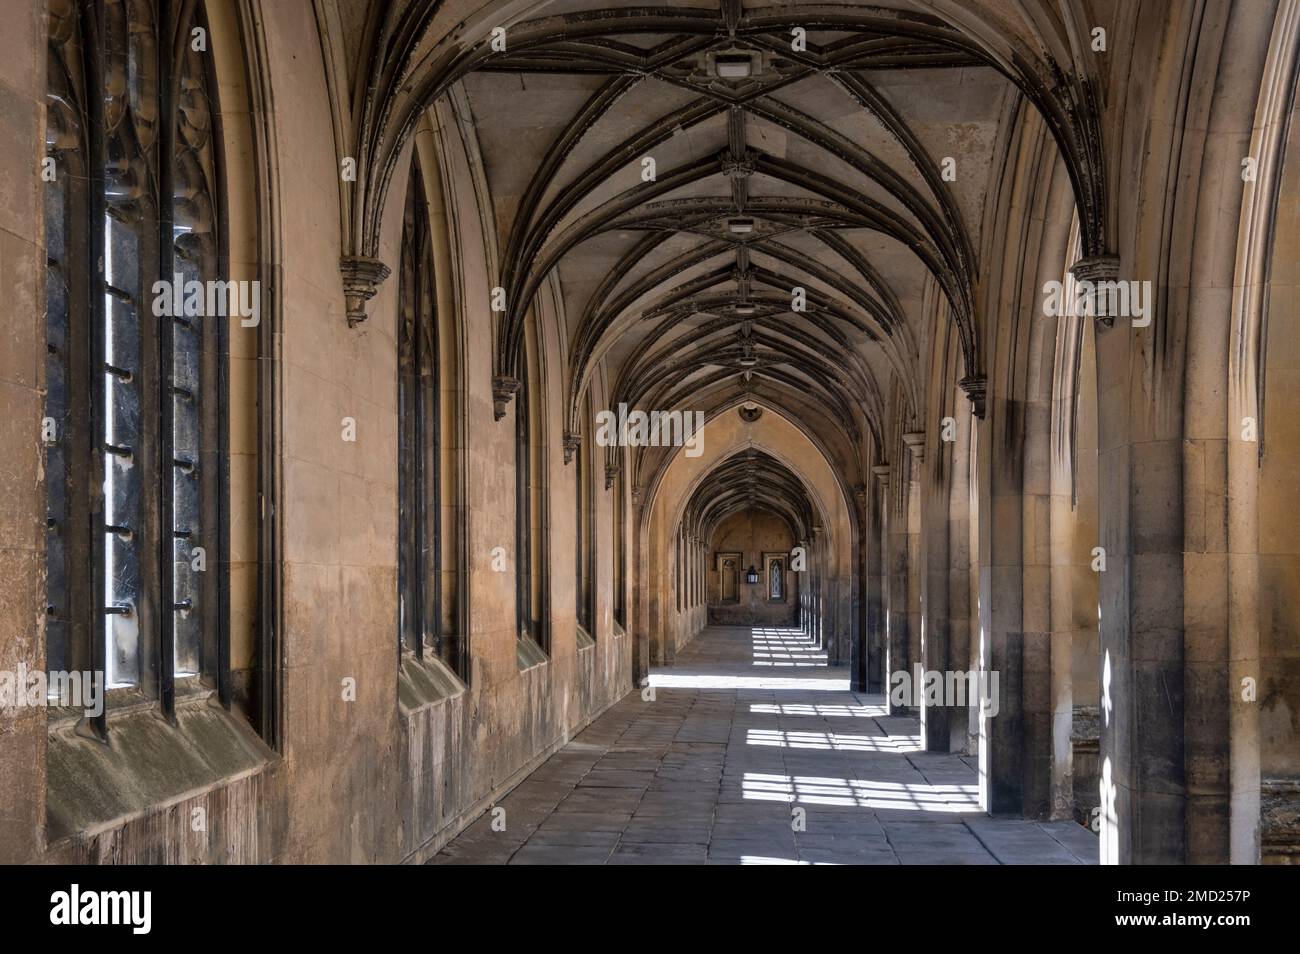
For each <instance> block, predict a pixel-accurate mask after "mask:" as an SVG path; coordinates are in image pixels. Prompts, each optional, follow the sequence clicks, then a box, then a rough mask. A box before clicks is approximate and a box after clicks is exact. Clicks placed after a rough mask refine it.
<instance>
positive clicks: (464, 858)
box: [431, 627, 1098, 865]
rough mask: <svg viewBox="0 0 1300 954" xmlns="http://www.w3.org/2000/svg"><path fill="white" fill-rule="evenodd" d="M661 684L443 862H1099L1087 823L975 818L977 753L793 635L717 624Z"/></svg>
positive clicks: (452, 847) (476, 827)
mask: <svg viewBox="0 0 1300 954" xmlns="http://www.w3.org/2000/svg"><path fill="white" fill-rule="evenodd" d="M651 684H652V685H653V686H654V687H655V701H654V702H646V701H645V700H643V699H642V698H641V695H640V693H633V694H630V695H629V696H628V697H627V698H625V699H623V700H621V701H620V702H618V703H617V704H616V705H614V706H612V707H611V708H610V709H609V711H607V712H606V713H605V714H604V715H603V716H602V717H601V718H599V719H597V720H596V722H594V723H593V724H592V725H591V726H589V727H588V728H587V729H586V730H585V731H583V732H582V733H581V734H580V735H579V736H578V737H577V738H575V739H574V740H573V741H571V742H570V743H569V744H568V745H567V746H565V747H564V748H563V749H561V750H560V751H559V752H557V753H556V754H555V755H554V756H552V757H551V758H550V759H548V760H547V761H546V762H545V763H544V764H543V765H541V766H540V767H539V768H538V769H537V770H536V771H535V772H534V773H533V774H532V775H530V776H529V777H528V778H527V779H525V780H524V781H523V782H521V783H520V784H519V785H518V786H516V788H515V789H514V790H513V791H511V792H510V793H509V794H508V795H507V796H506V797H505V798H503V799H502V800H501V801H500V802H499V803H498V805H499V806H500V807H502V808H504V809H505V810H506V815H505V823H506V829H505V830H504V831H495V830H493V825H492V823H491V818H490V815H485V816H484V817H482V818H480V819H478V820H477V821H475V822H474V823H473V824H472V825H470V826H469V827H468V828H466V830H465V831H464V832H462V833H461V834H460V835H459V836H458V837H457V838H455V839H454V840H453V841H452V842H451V843H450V844H448V845H447V846H446V847H445V848H444V849H443V850H442V851H441V852H439V853H438V855H437V856H436V857H435V858H434V859H433V860H432V862H431V863H432V864H506V863H509V864H543V865H545V864H731V865H735V864H871V865H875V864H919V865H926V864H961V865H978V864H1096V863H1097V856H1098V847H1097V837H1096V835H1094V834H1093V833H1092V832H1090V831H1089V830H1088V829H1086V828H1084V827H1082V826H1080V825H1077V824H1074V823H1073V822H1069V821H1057V822H1034V821H1028V820H1024V819H1018V818H990V817H988V816H987V815H985V814H984V813H983V812H981V811H980V810H979V806H978V776H977V771H978V759H976V758H974V757H972V756H965V755H944V754H941V753H929V752H924V751H922V750H921V746H920V735H919V727H918V723H917V720H916V718H915V717H898V716H893V717H891V716H886V715H885V708H884V700H883V698H881V697H879V696H868V695H864V694H861V693H852V692H850V691H849V690H848V678H847V673H846V671H845V670H844V669H842V668H836V667H830V666H827V665H826V657H825V653H824V652H821V651H820V650H818V649H816V648H815V647H814V646H812V645H811V643H810V642H809V640H807V639H806V638H805V637H803V636H801V635H799V634H798V633H794V632H790V631H784V630H774V629H767V630H764V629H755V630H750V629H748V628H738V627H732V628H721V627H718V628H710V629H707V630H705V631H704V632H703V633H701V634H700V635H699V636H698V637H697V638H696V639H695V640H694V642H692V643H691V644H690V645H689V646H688V647H687V648H686V650H685V651H684V652H682V653H681V654H680V655H679V656H678V659H677V663H676V665H675V666H673V667H672V668H670V669H664V670H659V671H656V672H655V673H654V674H653V675H652V676H651ZM498 827H499V826H498Z"/></svg>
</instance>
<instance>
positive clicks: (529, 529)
mask: <svg viewBox="0 0 1300 954" xmlns="http://www.w3.org/2000/svg"><path fill="white" fill-rule="evenodd" d="M537 348H538V343H537V341H536V338H535V337H534V329H533V327H532V324H531V323H529V325H528V327H527V328H526V330H525V340H524V348H523V356H522V358H523V360H522V365H523V367H522V371H521V374H520V376H519V380H520V385H519V391H518V393H517V396H516V398H515V402H514V403H515V613H516V623H517V626H516V628H517V630H518V634H519V637H520V639H522V640H525V641H526V642H528V643H532V644H533V645H534V646H535V647H537V648H540V649H541V650H542V651H543V652H545V651H547V650H548V648H549V645H550V634H549V632H548V626H547V615H548V614H547V611H546V593H545V589H544V587H543V580H542V569H543V568H544V566H545V555H544V554H545V549H544V539H543V536H544V534H543V527H544V525H545V524H544V520H543V513H542V507H543V499H542V488H543V485H544V481H543V479H542V453H541V451H542V448H541V441H540V440H539V439H538V436H537V435H538V432H539V431H540V428H541V420H540V408H539V407H537V406H535V404H534V401H533V397H534V393H535V391H534V388H535V384H536V382H537V381H538V379H539V369H538V366H537V364H536V356H537ZM521 659H526V660H527V661H528V662H530V663H531V662H534V661H537V653H536V649H534V650H533V651H532V652H528V651H527V650H524V655H523V656H521Z"/></svg>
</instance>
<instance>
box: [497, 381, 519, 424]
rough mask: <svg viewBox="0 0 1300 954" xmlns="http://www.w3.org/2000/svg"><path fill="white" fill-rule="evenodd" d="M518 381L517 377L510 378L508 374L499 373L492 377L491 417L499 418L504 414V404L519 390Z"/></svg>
mask: <svg viewBox="0 0 1300 954" xmlns="http://www.w3.org/2000/svg"><path fill="white" fill-rule="evenodd" d="M519 386H520V382H519V379H518V378H512V377H510V376H509V375H500V376H498V377H495V378H493V379H492V419H493V420H497V421H499V420H501V418H503V417H505V416H506V405H507V404H509V403H510V399H511V398H512V397H514V396H515V392H516V391H518V390H519Z"/></svg>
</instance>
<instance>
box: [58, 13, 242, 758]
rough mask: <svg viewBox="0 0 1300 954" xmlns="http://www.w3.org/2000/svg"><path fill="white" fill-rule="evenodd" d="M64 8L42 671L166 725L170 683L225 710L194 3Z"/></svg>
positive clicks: (217, 317)
mask: <svg viewBox="0 0 1300 954" xmlns="http://www.w3.org/2000/svg"><path fill="white" fill-rule="evenodd" d="M82 9H83V8H82V7H81V6H79V5H77V4H74V3H72V2H70V0H58V2H53V3H51V5H50V12H49V36H48V75H49V83H48V94H47V106H48V126H47V130H48V131H47V136H46V151H47V162H46V169H47V174H46V176H45V182H46V186H45V209H46V245H47V261H48V266H47V268H48V271H47V283H46V287H47V291H46V296H47V319H46V334H47V359H46V376H47V380H48V382H49V391H48V397H47V403H46V424H47V427H46V433H45V444H46V473H47V480H46V488H47V533H48V543H47V578H48V584H47V593H48V597H47V601H46V602H47V617H48V621H47V622H48V625H47V633H48V639H47V668H48V669H49V670H51V671H73V670H77V671H84V670H89V671H92V672H102V673H104V674H105V678H106V681H107V684H108V686H109V687H110V688H116V689H126V688H128V687H129V688H130V689H132V690H134V691H135V692H136V693H138V694H142V695H144V696H145V697H147V698H151V699H157V700H158V701H159V702H160V703H161V706H162V709H163V711H164V713H166V714H167V715H169V716H170V714H171V713H172V712H173V711H174V707H175V695H176V687H177V681H178V680H184V679H186V678H188V677H194V678H195V679H198V680H199V681H206V682H213V683H215V684H216V685H217V687H218V689H219V691H220V694H221V698H222V701H223V702H226V703H228V702H229V696H230V687H229V644H228V626H227V618H228V610H227V600H228V587H227V581H228V562H227V561H228V559H229V557H228V549H229V548H228V546H227V545H226V539H227V526H228V521H227V509H228V506H227V500H228V498H229V492H228V478H227V472H226V468H225V461H226V459H227V456H228V453H227V450H228V446H227V433H226V424H225V402H226V388H227V386H228V381H227V372H226V356H227V354H228V345H227V340H228V331H229V322H230V321H231V320H232V318H231V317H227V316H229V315H230V314H231V313H232V312H239V313H241V314H242V311H243V306H244V305H245V304H248V303H250V302H249V297H251V296H248V297H245V298H244V300H242V301H241V296H240V290H239V289H236V288H235V287H234V286H233V285H230V284H228V283H227V281H226V279H227V273H226V269H227V264H226V237H225V235H224V234H223V230H224V215H223V210H222V205H221V196H220V192H219V187H218V184H219V183H220V182H222V181H223V180H222V175H223V172H222V156H221V150H220V140H219V137H218V135H217V132H218V128H219V126H218V122H219V119H218V117H219V112H218V107H217V100H216V89H217V84H216V80H215V77H214V75H213V66H212V58H211V56H210V55H209V53H208V31H207V23H206V19H205V16H204V9H203V4H202V3H195V4H192V5H190V4H171V3H166V2H155V0H105V2H104V3H102V4H101V5H99V6H98V7H97V10H98V11H99V13H100V16H99V17H98V18H96V20H95V23H94V25H93V26H92V23H91V21H89V20H83V18H82V15H81V11H82ZM182 10H183V11H185V12H186V15H187V16H188V18H189V19H188V20H187V22H185V23H181V22H179V21H178V20H177V16H178V14H179V13H180V11H182ZM95 31H97V32H95ZM236 320H237V319H236ZM110 702H111V699H110ZM95 722H96V725H97V726H98V728H99V730H100V731H101V733H103V732H106V731H107V725H108V723H107V719H106V715H105V714H100V715H99V716H98V717H97V718H96V720H95Z"/></svg>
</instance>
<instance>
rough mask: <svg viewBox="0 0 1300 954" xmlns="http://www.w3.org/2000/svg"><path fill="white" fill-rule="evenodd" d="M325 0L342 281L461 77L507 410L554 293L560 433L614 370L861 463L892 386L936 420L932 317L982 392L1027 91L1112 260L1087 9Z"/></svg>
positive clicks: (671, 403) (649, 390)
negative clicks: (400, 168) (338, 91)
mask: <svg viewBox="0 0 1300 954" xmlns="http://www.w3.org/2000/svg"><path fill="white" fill-rule="evenodd" d="M317 2H318V11H319V10H323V9H324V8H325V7H326V6H328V5H329V4H330V3H333V4H334V5H335V7H334V8H335V9H336V10H337V13H336V14H335V16H336V18H337V19H336V24H338V26H337V27H336V29H335V30H334V31H333V33H334V35H336V36H346V37H347V41H346V43H345V44H343V45H348V44H350V47H349V48H348V49H347V50H344V51H342V52H339V53H337V55H336V57H335V59H336V61H338V62H345V63H350V64H352V67H351V70H350V72H351V74H352V75H351V78H350V86H351V90H352V93H351V102H350V103H349V104H348V110H347V111H346V112H347V116H348V117H349V119H348V120H346V124H347V128H346V129H344V130H343V131H342V132H340V139H341V141H343V142H344V143H345V148H346V143H348V142H353V143H356V144H357V150H356V151H357V152H359V153H360V154H361V156H362V161H361V168H362V172H363V175H362V176H361V178H360V180H359V181H358V183H357V184H356V185H355V186H354V187H352V188H350V189H348V190H346V193H345V195H344V197H343V198H344V221H343V233H344V248H345V254H344V261H343V263H342V264H343V270H344V275H345V284H348V282H349V280H351V281H352V284H351V285H350V286H349V287H353V288H362V287H365V286H366V285H367V283H369V284H370V287H373V275H374V274H375V273H376V272H377V273H378V274H380V275H381V276H382V274H383V269H382V268H381V266H380V265H378V264H376V262H377V260H376V259H375V256H376V255H377V244H376V243H377V234H378V229H377V223H378V220H379V215H380V213H379V210H380V209H381V208H382V207H383V201H382V197H383V194H384V191H385V189H386V187H387V183H388V181H389V179H390V178H391V175H392V173H393V167H394V165H395V163H396V161H397V156H398V155H400V154H401V148H402V144H403V143H404V142H405V141H406V139H407V137H409V135H410V132H411V130H412V129H413V128H414V124H415V121H416V117H417V116H418V114H419V113H420V111H422V110H423V109H424V108H426V107H427V106H428V105H429V104H430V103H432V102H433V101H434V100H435V99H436V98H438V97H439V96H442V95H444V94H445V93H447V92H448V91H449V90H452V89H453V88H454V87H456V85H457V84H460V85H461V87H462V88H463V90H464V96H465V98H466V99H467V101H468V103H469V108H470V111H471V113H472V120H473V125H474V130H475V135H476V137H477V140H478V146H479V149H480V153H481V156H482V159H483V163H484V167H485V172H486V176H487V180H488V183H487V184H488V191H489V193H490V195H491V201H492V205H493V214H494V215H495V219H496V226H497V233H498V234H497V240H498V241H497V244H498V247H499V249H500V258H501V260H500V262H499V263H497V264H498V267H499V273H500V279H501V284H502V286H503V287H504V288H505V289H506V294H507V302H508V304H507V311H506V313H505V315H504V317H503V320H502V322H501V326H500V330H499V333H498V335H497V336H496V338H497V346H496V349H497V350H496V356H495V359H494V360H495V368H494V370H495V373H496V374H497V375H498V379H499V381H500V382H501V385H502V387H501V390H500V393H499V394H497V395H496V398H497V401H498V406H499V408H503V407H504V405H505V403H507V402H508V400H509V399H510V394H511V393H512V392H511V388H510V385H511V384H512V382H511V378H512V377H515V376H517V375H518V374H519V367H520V364H519V355H520V352H521V349H522V346H523V340H524V336H523V330H522V329H523V326H524V321H525V315H526V314H527V313H528V310H529V308H530V305H531V304H532V303H533V301H534V299H535V296H536V295H537V293H538V291H539V290H540V289H541V288H543V286H544V285H545V284H546V283H547V282H551V281H555V282H558V286H559V289H560V291H561V295H562V300H563V302H564V311H565V316H566V332H567V335H568V338H569V340H568V346H569V361H568V365H569V367H568V369H567V370H568V375H569V377H568V380H567V382H566V384H567V390H568V407H567V418H566V423H565V430H566V437H567V436H569V435H573V434H579V433H581V432H583V431H586V430H587V429H588V428H587V427H584V426H583V422H581V421H580V419H579V414H578V409H579V408H580V407H582V406H583V402H582V400H581V397H582V393H583V392H584V390H585V388H586V385H587V382H588V380H589V377H590V375H591V374H592V372H593V369H594V368H596V367H598V366H599V365H600V364H601V363H602V362H603V363H604V367H605V370H606V372H607V377H608V380H610V381H611V382H612V385H611V387H612V393H611V399H610V402H609V403H610V404H611V405H614V404H617V403H618V402H620V401H626V402H628V403H629V404H634V405H638V406H640V407H643V408H647V409H656V408H657V409H669V408H698V409H703V410H705V411H706V412H708V413H716V412H717V411H718V410H720V409H722V408H724V407H726V406H729V405H734V404H735V403H736V402H738V401H742V400H746V399H753V400H756V401H759V402H760V403H765V404H767V405H769V406H772V407H777V408H779V409H781V411H782V413H783V414H786V415H787V416H788V417H789V418H791V419H792V420H794V421H795V422H796V423H797V424H798V426H800V427H801V428H803V429H804V430H806V432H808V433H809V434H810V435H812V434H815V435H816V436H817V440H818V442H819V444H820V445H821V446H831V445H839V444H843V445H845V446H847V447H848V448H851V450H850V451H849V453H850V455H851V456H858V460H857V461H856V463H857V464H858V465H859V466H857V467H856V468H854V469H856V470H857V472H858V474H859V476H861V475H863V474H864V472H865V468H864V467H863V466H861V465H862V460H861V457H860V455H861V453H862V450H861V449H862V447H863V446H864V445H865V444H867V443H869V442H870V440H871V439H872V437H873V436H874V437H875V438H876V439H879V437H880V433H881V431H882V430H883V428H884V426H885V425H884V418H885V414H886V408H887V407H888V406H889V404H890V392H891V389H893V388H900V389H901V390H902V393H903V395H904V401H905V403H906V404H907V405H909V406H910V407H911V408H912V409H913V410H914V411H918V412H919V410H920V407H919V404H920V394H921V390H922V386H921V384H920V381H921V378H922V373H921V368H922V367H924V366H925V364H926V362H927V360H928V351H927V349H928V348H929V347H930V346H931V342H929V341H928V339H927V336H929V335H930V334H931V319H932V317H933V316H934V315H936V314H940V315H942V316H943V318H944V320H946V321H948V322H951V323H952V327H954V328H955V329H956V331H957V340H958V345H959V348H960V352H961V356H962V358H963V365H964V368H965V369H966V374H967V375H969V376H970V381H969V385H970V387H969V391H970V393H971V394H972V396H973V397H974V396H976V395H977V394H979V393H982V391H981V390H980V387H981V386H980V379H979V376H980V375H981V374H982V373H983V361H982V356H981V342H980V340H979V334H978V328H979V327H980V326H981V322H980V320H978V316H977V309H978V307H979V305H978V299H977V290H978V286H979V276H980V267H981V262H980V260H979V258H980V250H981V248H982V244H983V240H984V237H985V236H984V233H985V231H986V230H987V229H989V228H990V227H991V226H990V223H989V222H987V221H986V219H987V218H988V216H986V213H985V206H986V199H987V198H988V196H989V194H990V192H991V191H992V190H994V189H995V188H996V186H997V177H998V176H999V175H1000V174H1001V169H1002V166H1003V164H1004V158H1005V157H1004V155H1003V150H1004V149H1005V145H1006V142H1007V139H1008V128H1007V127H1008V126H1009V125H1010V123H1011V122H1012V121H1013V118H1014V117H1015V115H1016V112H1017V109H1018V108H1019V106H1020V104H1021V103H1024V102H1028V103H1031V104H1032V105H1033V106H1034V107H1035V108H1036V109H1037V110H1038V112H1039V113H1040V114H1041V115H1042V116H1043V117H1044V120H1045V122H1046V126H1047V128H1048V129H1049V130H1050V132H1051V134H1052V135H1053V137H1054V138H1055V140H1056V142H1057V145H1058V146H1059V147H1060V150H1061V154H1062V156H1063V157H1064V159H1065V163H1066V167H1067V170H1068V172H1069V174H1070V177H1071V181H1072V182H1073V184H1074V187H1075V193H1076V199H1077V200H1078V202H1079V211H1080V221H1081V232H1082V241H1083V253H1084V254H1085V255H1099V254H1105V253H1106V251H1107V248H1106V246H1107V239H1106V234H1107V233H1106V212H1105V210H1106V201H1107V200H1106V196H1107V182H1106V176H1105V169H1104V162H1103V160H1102V155H1103V150H1104V148H1105V146H1104V137H1103V136H1102V135H1100V134H1099V125H1098V123H1099V120H1098V116H1099V107H1098V105H1097V104H1098V99H1099V96H1100V95H1101V82H1100V80H1099V78H1098V77H1097V76H1096V74H1095V72H1094V70H1095V67H1094V66H1093V64H1092V61H1091V59H1090V57H1089V55H1088V54H1087V52H1086V51H1087V42H1088V29H1089V19H1088V17H1087V14H1086V11H1085V9H1084V5H1083V3H1082V0H1055V2H1053V3H1051V4H1038V3H1035V4H1015V3H1006V2H1003V0H962V2H957V0H884V2H880V3H859V2H854V3H839V4H824V3H814V2H794V3H785V4H767V3H763V2H761V0H674V2H673V3H672V4H671V5H669V4H658V5H654V4H646V3H643V2H642V3H638V2H635V0H603V2H597V3H592V2H591V0H555V2H545V3H541V2H538V3H527V2H515V3H509V2H504V0H503V2H501V3H496V4H493V3H486V2H476V0H455V2H453V0H446V2H438V0H394V2H393V3H391V4H387V5H383V4H366V3H363V2H362V0H317ZM362 9H364V10H365V11H366V13H365V14H364V15H362V14H361V12H360V11H361V10H362ZM318 15H319V13H318ZM326 19H328V18H326ZM345 24H350V25H348V26H347V29H346V30H344V29H342V25H345ZM498 27H499V28H502V29H504V33H503V34H502V33H500V32H499V30H498V29H497V28H498ZM494 41H495V42H494ZM503 47H504V48H503ZM366 49H368V50H369V51H370V52H369V54H368V55H361V56H355V55H354V53H353V50H366ZM336 68H337V67H336ZM338 108H339V106H338V104H337V103H336V110H338ZM358 275H359V276H360V279H359V280H358ZM381 280H382V279H381ZM355 297H356V296H355V295H354V298H355ZM358 307H359V306H358ZM355 313H356V312H354V311H350V312H349V314H350V315H353V314H355ZM966 383H967V382H964V385H965V384H966ZM571 443H572V440H569V441H566V445H568V444H571Z"/></svg>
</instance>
